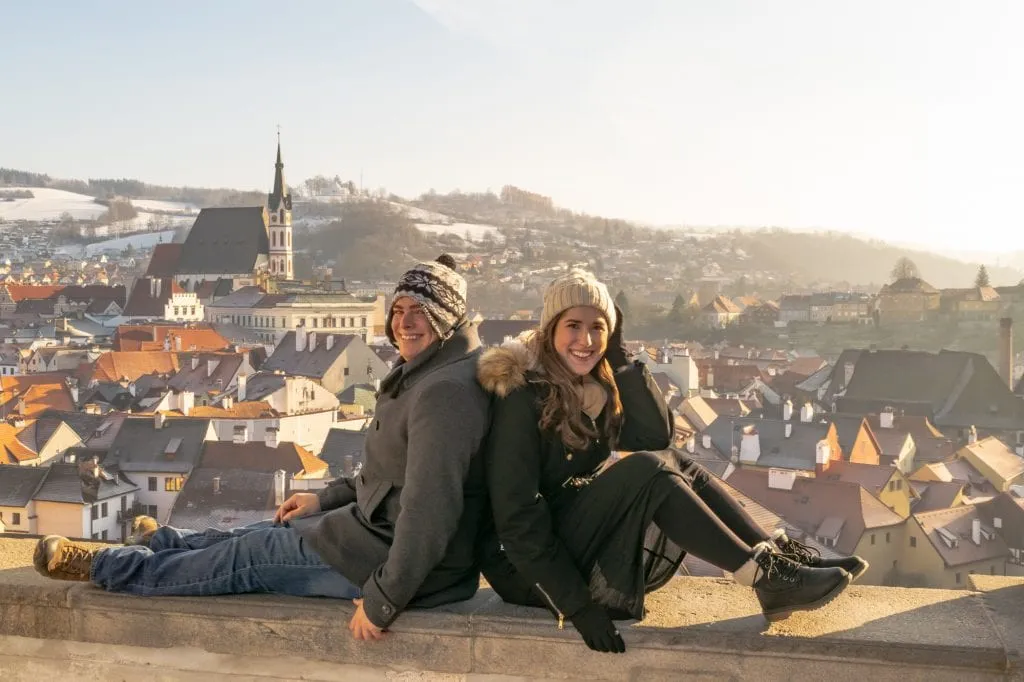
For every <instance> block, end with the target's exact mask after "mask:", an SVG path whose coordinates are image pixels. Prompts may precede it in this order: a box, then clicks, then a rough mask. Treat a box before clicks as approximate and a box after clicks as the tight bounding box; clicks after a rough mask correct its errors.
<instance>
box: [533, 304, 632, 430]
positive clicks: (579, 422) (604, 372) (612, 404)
mask: <svg viewBox="0 0 1024 682" xmlns="http://www.w3.org/2000/svg"><path fill="white" fill-rule="evenodd" d="M563 315H564V313H563ZM561 319H562V315H559V316H558V317H556V318H555V319H554V320H553V321H552V322H551V324H549V325H548V326H547V328H546V329H541V330H540V333H539V337H540V338H539V339H538V341H539V342H538V345H537V355H538V361H539V362H540V366H541V368H542V370H543V371H542V372H541V376H540V379H539V380H540V381H541V382H543V383H546V384H547V385H548V387H549V389H550V390H549V391H548V393H547V395H546V396H545V397H544V399H543V400H542V401H541V413H540V428H541V430H542V431H547V430H552V431H555V432H556V433H558V435H559V437H560V438H561V439H562V443H564V444H565V445H566V446H567V447H569V448H572V449H574V450H583V449H586V448H588V447H590V444H591V441H592V440H593V439H595V438H599V437H601V436H602V435H603V436H604V437H605V438H607V439H608V441H609V443H610V444H611V447H613V448H614V447H615V441H616V440H617V439H618V435H619V427H620V426H621V425H622V401H621V400H620V399H619V389H618V387H617V386H616V385H615V378H614V377H613V375H612V368H611V365H609V364H608V360H606V359H605V358H604V357H602V358H601V360H600V361H599V362H598V363H597V365H595V366H594V369H593V370H591V372H590V375H591V376H592V377H594V379H596V380H597V382H598V383H599V384H601V385H602V386H603V387H604V388H605V390H606V391H607V393H608V403H607V404H606V405H605V409H606V410H607V414H606V416H605V428H604V434H601V433H600V432H599V431H598V430H597V429H595V428H594V426H593V425H592V424H591V423H590V420H589V419H587V418H585V415H584V413H583V396H582V395H581V391H580V384H581V381H582V377H581V376H579V375H578V374H576V373H575V372H573V371H572V370H570V369H569V368H568V367H567V366H566V364H565V361H564V360H562V356H560V355H559V354H558V352H557V351H556V350H555V328H556V327H557V326H558V323H559V321H560V320H561ZM609 331H610V330H609Z"/></svg>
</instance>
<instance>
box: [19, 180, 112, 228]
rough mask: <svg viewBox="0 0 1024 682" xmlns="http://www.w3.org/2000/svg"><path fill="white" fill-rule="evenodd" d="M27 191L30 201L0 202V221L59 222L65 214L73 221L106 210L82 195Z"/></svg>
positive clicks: (100, 213)
mask: <svg viewBox="0 0 1024 682" xmlns="http://www.w3.org/2000/svg"><path fill="white" fill-rule="evenodd" d="M19 189H21V188H19ZM27 189H28V190H29V191H30V192H32V194H33V195H34V196H33V197H32V198H31V199H14V200H11V201H0V220H6V221H15V220H32V221H45V220H59V219H60V216H61V214H63V213H65V212H66V213H70V214H71V217H72V218H74V219H75V220H92V219H94V218H96V217H98V216H100V215H102V214H103V212H104V211H106V210H107V209H106V207H104V206H101V205H99V204H97V203H96V201H95V200H94V199H93V198H92V197H90V196H86V195H84V194H76V193H74V192H65V191H64V190H62V189H50V188H49V187H29V188H27Z"/></svg>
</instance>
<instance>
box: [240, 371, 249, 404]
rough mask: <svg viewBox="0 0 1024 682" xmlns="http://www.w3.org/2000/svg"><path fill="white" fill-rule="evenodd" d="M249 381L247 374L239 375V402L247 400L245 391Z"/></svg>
mask: <svg viewBox="0 0 1024 682" xmlns="http://www.w3.org/2000/svg"><path fill="white" fill-rule="evenodd" d="M248 383H249V377H248V376H247V375H245V374H239V375H238V402H242V401H243V400H245V391H246V388H247V385H248Z"/></svg>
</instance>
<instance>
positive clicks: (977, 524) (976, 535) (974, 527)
mask: <svg viewBox="0 0 1024 682" xmlns="http://www.w3.org/2000/svg"><path fill="white" fill-rule="evenodd" d="M971 542H973V543H974V544H976V545H980V544H981V519H972V520H971Z"/></svg>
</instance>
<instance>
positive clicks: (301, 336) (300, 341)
mask: <svg viewBox="0 0 1024 682" xmlns="http://www.w3.org/2000/svg"><path fill="white" fill-rule="evenodd" d="M304 350H306V330H305V329H303V328H302V327H296V328H295V352H296V353H301V352H302V351H304Z"/></svg>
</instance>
